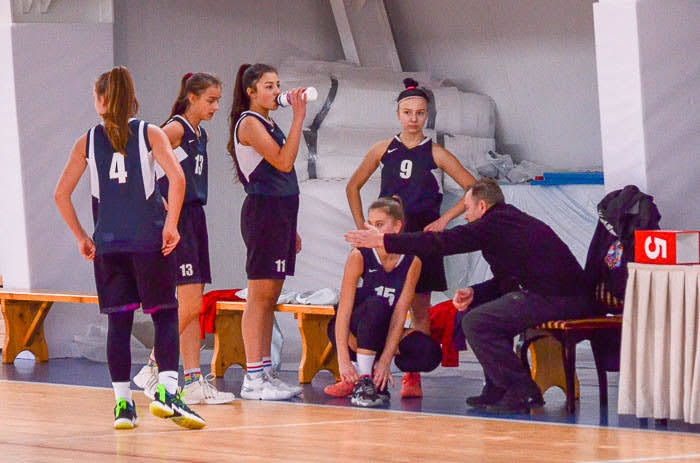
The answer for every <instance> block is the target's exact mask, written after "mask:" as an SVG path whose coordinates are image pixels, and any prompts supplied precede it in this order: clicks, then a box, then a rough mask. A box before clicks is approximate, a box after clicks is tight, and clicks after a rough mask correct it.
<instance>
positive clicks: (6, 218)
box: [0, 4, 30, 288]
mask: <svg viewBox="0 0 700 463" xmlns="http://www.w3.org/2000/svg"><path fill="white" fill-rule="evenodd" d="M7 6H8V9H9V4H8V5H7ZM6 13H7V12H6ZM4 20H7V21H8V22H7V23H6V24H4V23H3V24H0V67H1V68H2V72H0V121H2V124H0V138H1V139H2V140H3V141H4V142H3V149H2V155H1V157H0V211H2V220H0V275H2V276H3V282H4V285H5V286H7V287H13V286H14V287H25V288H26V287H28V286H29V281H30V277H29V257H28V256H27V236H26V226H25V220H24V194H23V192H22V176H21V175H20V172H21V167H20V166H21V164H20V162H21V158H20V151H19V138H18V134H17V131H18V127H17V104H16V103H17V101H16V95H15V72H14V63H13V60H12V26H11V25H10V22H9V17H5V18H4Z"/></svg>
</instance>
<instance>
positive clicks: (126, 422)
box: [114, 399, 139, 429]
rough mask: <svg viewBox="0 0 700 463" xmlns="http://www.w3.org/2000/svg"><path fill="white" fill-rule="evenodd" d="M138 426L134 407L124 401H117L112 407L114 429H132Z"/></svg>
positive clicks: (137, 416)
mask: <svg viewBox="0 0 700 463" xmlns="http://www.w3.org/2000/svg"><path fill="white" fill-rule="evenodd" d="M138 424H139V414H138V412H137V411H136V405H134V403H133V402H128V401H126V400H125V399H119V400H117V405H115V407H114V429H134V428H135V427H136V426H138Z"/></svg>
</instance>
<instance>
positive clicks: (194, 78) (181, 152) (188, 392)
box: [134, 72, 234, 405]
mask: <svg viewBox="0 0 700 463" xmlns="http://www.w3.org/2000/svg"><path fill="white" fill-rule="evenodd" d="M220 98H221V81H220V80H219V79H218V78H217V77H215V76H213V75H211V74H207V73H204V72H198V73H195V74H192V73H187V74H185V75H184V76H183V77H182V79H181V81H180V92H179V94H178V96H177V98H176V99H175V103H174V104H173V107H172V110H171V112H170V116H169V117H168V120H167V122H166V123H165V124H164V127H163V131H164V132H165V134H166V135H167V136H168V139H169V140H170V144H171V146H172V148H173V150H174V152H175V155H176V156H177V159H178V161H180V165H181V167H182V170H183V172H184V173H185V180H186V188H185V199H184V203H183V206H182V211H181V212H180V221H179V223H178V231H179V233H180V243H179V244H178V246H177V248H176V249H175V252H174V255H175V259H174V261H175V275H176V276H175V284H176V285H177V300H178V318H179V323H180V353H181V355H182V363H183V366H184V370H185V387H184V389H183V395H182V397H183V401H184V402H185V403H186V404H188V405H193V404H198V403H201V402H204V403H206V404H222V403H229V402H232V401H233V399H234V395H233V394H232V393H230V392H223V391H219V390H217V389H216V387H215V386H214V384H213V383H212V381H211V376H206V377H205V376H202V375H201V370H200V364H199V352H200V339H199V312H200V311H201V308H202V295H203V293H204V285H205V284H206V283H211V270H210V266H209V238H208V234H207V223H206V217H205V214H204V206H205V205H206V203H207V178H208V172H207V171H208V167H209V163H208V159H207V142H208V141H209V140H208V136H207V132H206V131H205V130H204V127H202V126H201V125H200V122H201V121H208V120H211V118H212V117H213V116H214V114H215V113H216V111H218V109H219V99H220ZM156 172H157V177H159V186H160V189H161V191H162V192H163V193H164V194H165V193H166V192H167V190H168V179H167V177H166V176H165V172H163V170H162V169H156ZM165 199H166V200H167V199H168V197H167V196H165ZM134 383H135V384H136V385H137V386H139V387H141V388H143V389H144V393H145V394H146V395H147V396H148V397H150V398H151V399H152V398H153V395H154V392H155V388H156V386H157V384H158V366H157V362H156V360H155V357H154V355H153V353H151V357H150V358H149V361H148V364H147V365H145V366H144V367H143V368H142V369H141V371H139V373H138V374H137V375H136V376H135V377H134Z"/></svg>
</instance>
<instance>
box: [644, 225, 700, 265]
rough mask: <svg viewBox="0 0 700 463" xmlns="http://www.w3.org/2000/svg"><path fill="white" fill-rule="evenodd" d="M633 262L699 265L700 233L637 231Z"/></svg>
mask: <svg viewBox="0 0 700 463" xmlns="http://www.w3.org/2000/svg"><path fill="white" fill-rule="evenodd" d="M634 248H635V249H634V260H635V262H641V263H645V264H667V265H668V264H670V265H675V264H698V263H700V232H697V231H673V230H637V231H635V232H634Z"/></svg>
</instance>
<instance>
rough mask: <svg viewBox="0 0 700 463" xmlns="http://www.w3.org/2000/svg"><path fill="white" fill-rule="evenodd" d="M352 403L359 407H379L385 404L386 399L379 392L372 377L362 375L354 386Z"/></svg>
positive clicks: (351, 396) (351, 397) (351, 395)
mask: <svg viewBox="0 0 700 463" xmlns="http://www.w3.org/2000/svg"><path fill="white" fill-rule="evenodd" d="M350 403H352V404H353V405H357V406H358V407H379V406H381V405H383V404H384V401H383V400H382V398H381V397H380V396H379V395H378V394H377V390H376V389H375V387H374V383H373V382H372V378H371V377H369V376H361V377H360V379H359V381H357V382H356V383H355V387H353V388H352V394H350Z"/></svg>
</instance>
